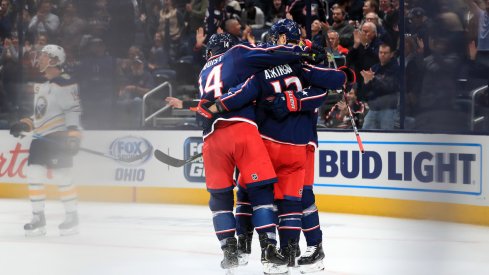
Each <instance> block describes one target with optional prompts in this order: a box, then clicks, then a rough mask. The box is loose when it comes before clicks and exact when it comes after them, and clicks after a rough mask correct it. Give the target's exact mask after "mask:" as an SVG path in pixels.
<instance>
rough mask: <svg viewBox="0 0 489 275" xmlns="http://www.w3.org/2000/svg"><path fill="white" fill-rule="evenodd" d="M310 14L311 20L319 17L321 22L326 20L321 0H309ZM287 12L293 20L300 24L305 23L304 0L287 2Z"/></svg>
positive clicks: (305, 10)
mask: <svg viewBox="0 0 489 275" xmlns="http://www.w3.org/2000/svg"><path fill="white" fill-rule="evenodd" d="M310 2H311V16H312V20H314V19H319V20H320V21H321V22H326V9H325V8H324V5H323V1H321V0H311V1H310ZM289 3H290V4H289V5H288V10H286V12H287V13H289V14H290V15H291V16H292V18H293V20H294V21H295V22H297V23H298V24H299V25H301V26H305V25H306V16H307V9H306V2H305V1H304V0H292V1H290V2H289Z"/></svg>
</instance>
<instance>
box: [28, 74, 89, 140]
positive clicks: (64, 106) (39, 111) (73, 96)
mask: <svg viewBox="0 0 489 275" xmlns="http://www.w3.org/2000/svg"><path fill="white" fill-rule="evenodd" d="M80 115H81V107H80V99H79V96H78V84H76V83H75V82H74V81H73V79H72V78H71V77H70V76H69V75H68V74H65V73H63V74H61V75H60V76H58V77H56V78H54V79H52V80H50V81H47V82H45V83H40V84H34V114H33V116H32V121H33V122H34V133H35V134H39V135H41V136H46V135H48V134H50V133H53V132H58V131H66V130H67V128H68V127H69V126H76V127H78V129H81V124H80Z"/></svg>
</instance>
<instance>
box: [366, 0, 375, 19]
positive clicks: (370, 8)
mask: <svg viewBox="0 0 489 275" xmlns="http://www.w3.org/2000/svg"><path fill="white" fill-rule="evenodd" d="M362 10H363V17H364V18H365V17H366V16H367V14H368V13H370V12H373V13H375V14H378V12H379V3H378V2H377V1H376V0H366V1H365V2H363V8H362Z"/></svg>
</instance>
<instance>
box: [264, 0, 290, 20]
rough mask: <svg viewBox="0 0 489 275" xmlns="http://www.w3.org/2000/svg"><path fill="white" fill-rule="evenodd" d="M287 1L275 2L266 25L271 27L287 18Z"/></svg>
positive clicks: (268, 14)
mask: <svg viewBox="0 0 489 275" xmlns="http://www.w3.org/2000/svg"><path fill="white" fill-rule="evenodd" d="M284 1H287V0H283V1H282V0H273V6H272V7H271V8H270V10H269V12H268V13H267V16H266V20H265V21H266V23H265V24H266V25H267V26H269V27H271V26H272V25H273V24H274V23H275V22H277V21H278V20H280V19H283V18H285V4H284Z"/></svg>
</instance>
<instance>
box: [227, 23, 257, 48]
mask: <svg viewBox="0 0 489 275" xmlns="http://www.w3.org/2000/svg"><path fill="white" fill-rule="evenodd" d="M224 31H225V32H227V33H229V34H231V35H232V36H233V37H234V38H235V39H236V41H239V42H238V43H241V42H248V43H251V44H254V43H255V38H254V37H253V33H252V31H251V27H250V26H246V27H245V29H244V30H243V31H241V24H240V23H239V21H238V20H236V19H228V20H226V23H225V27H224Z"/></svg>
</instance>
